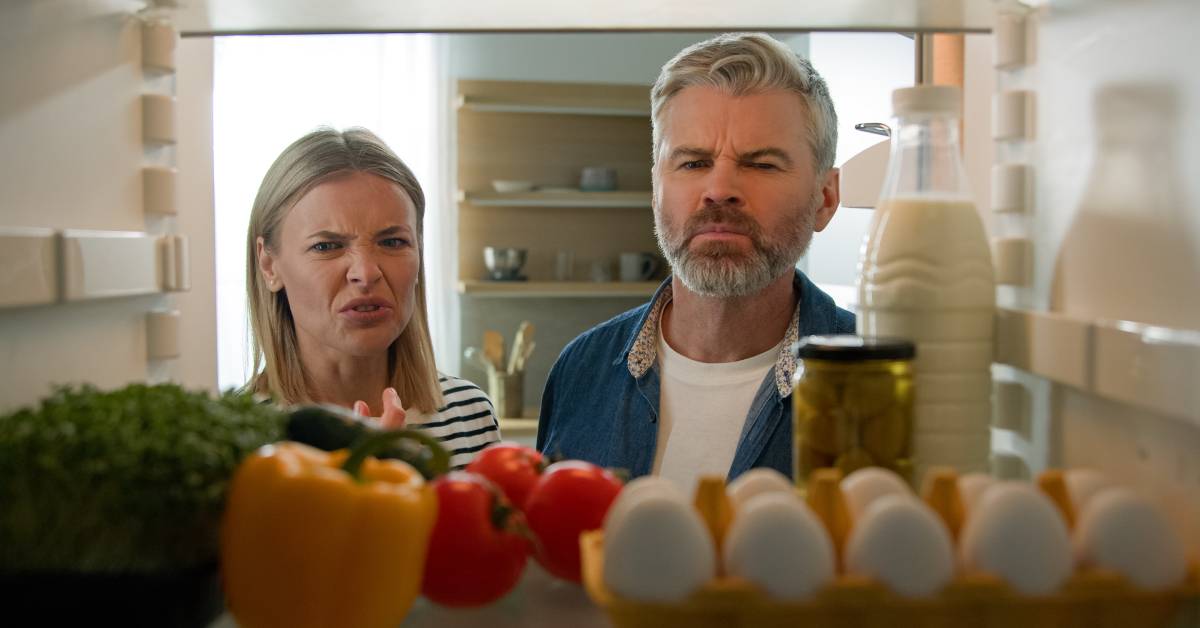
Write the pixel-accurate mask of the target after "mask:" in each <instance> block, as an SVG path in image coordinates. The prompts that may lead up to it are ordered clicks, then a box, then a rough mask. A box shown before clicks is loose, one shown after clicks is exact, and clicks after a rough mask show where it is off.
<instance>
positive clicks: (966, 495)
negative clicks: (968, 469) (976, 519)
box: [958, 473, 995, 513]
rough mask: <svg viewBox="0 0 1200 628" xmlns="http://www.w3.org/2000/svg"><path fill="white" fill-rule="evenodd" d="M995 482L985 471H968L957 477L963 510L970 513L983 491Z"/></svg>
mask: <svg viewBox="0 0 1200 628" xmlns="http://www.w3.org/2000/svg"><path fill="white" fill-rule="evenodd" d="M994 483H995V480H993V479H992V476H990V475H988V474H986V473H968V474H966V475H964V476H961V477H959V478H958V494H959V496H961V497H962V504H963V510H964V511H965V512H967V513H970V512H971V511H972V510H974V509H975V506H976V505H978V504H979V499H980V498H981V497H983V493H984V492H985V491H987V490H988V488H990V487H991V486H992V484H994Z"/></svg>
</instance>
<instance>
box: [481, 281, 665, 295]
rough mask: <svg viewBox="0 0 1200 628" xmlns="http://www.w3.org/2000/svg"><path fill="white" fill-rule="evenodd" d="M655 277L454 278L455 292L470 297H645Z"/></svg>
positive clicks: (654, 287)
mask: <svg viewBox="0 0 1200 628" xmlns="http://www.w3.org/2000/svg"><path fill="white" fill-rule="evenodd" d="M658 286H659V282H657V281H606V282H596V281H487V280H483V279H467V280H463V281H460V282H458V292H459V294H465V295H468V296H473V297H506V298H534V297H566V298H607V297H649V296H650V295H652V294H654V291H655V290H657V289H658Z"/></svg>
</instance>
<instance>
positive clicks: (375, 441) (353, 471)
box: [342, 429, 450, 482]
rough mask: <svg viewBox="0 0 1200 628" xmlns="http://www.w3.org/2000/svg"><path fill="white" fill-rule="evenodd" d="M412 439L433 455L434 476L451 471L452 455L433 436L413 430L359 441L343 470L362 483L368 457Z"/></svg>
mask: <svg viewBox="0 0 1200 628" xmlns="http://www.w3.org/2000/svg"><path fill="white" fill-rule="evenodd" d="M404 439H410V440H415V441H417V442H418V443H420V444H421V445H424V446H425V447H426V448H427V449H429V451H430V452H431V453H432V454H433V457H432V459H431V460H430V461H429V469H430V471H431V472H432V473H433V475H435V476H436V475H441V474H443V473H446V472H447V471H449V470H450V453H449V452H447V451H446V449H445V448H444V447H442V445H441V443H439V442H438V441H437V439H435V438H433V437H432V436H430V435H428V434H425V433H423V432H418V431H417V430H412V429H399V430H386V431H381V432H376V433H373V434H370V435H368V436H366V437H364V438H361V439H359V440H358V442H356V443H354V444H353V445H352V446H351V447H350V455H349V456H348V457H347V458H346V462H344V463H342V470H343V471H345V472H346V473H349V474H350V476H351V477H353V478H354V480H355V481H356V482H362V481H363V479H362V465H363V462H364V461H365V460H366V459H367V456H370V455H372V454H375V453H378V452H380V451H382V450H384V449H385V448H387V447H388V446H390V445H391V444H392V443H394V442H396V441H399V440H404Z"/></svg>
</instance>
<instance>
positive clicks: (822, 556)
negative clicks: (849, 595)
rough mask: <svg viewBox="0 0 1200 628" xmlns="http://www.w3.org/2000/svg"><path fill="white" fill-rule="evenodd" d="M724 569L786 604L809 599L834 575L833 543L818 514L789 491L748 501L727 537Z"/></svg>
mask: <svg viewBox="0 0 1200 628" xmlns="http://www.w3.org/2000/svg"><path fill="white" fill-rule="evenodd" d="M723 560H724V564H725V571H726V573H727V574H729V575H730V576H737V577H741V578H745V579H746V580H748V581H750V582H753V583H755V584H756V585H758V586H759V587H761V588H762V589H763V590H765V591H766V592H767V593H768V594H770V595H772V596H774V597H776V598H779V599H785V600H801V599H804V598H807V597H809V596H811V595H812V594H813V593H814V592H816V591H818V590H819V589H820V588H821V587H823V586H824V585H825V584H826V583H828V582H829V581H830V580H832V579H833V576H834V560H835V559H834V552H833V542H832V541H830V540H829V533H828V532H827V531H826V530H825V526H824V525H823V524H822V523H821V521H820V519H818V518H817V516H816V514H814V513H813V511H812V510H811V509H810V508H809V507H808V505H807V504H805V503H804V502H803V501H801V500H799V499H797V498H796V497H795V496H794V495H793V494H792V493H791V492H787V493H783V492H778V491H768V492H765V493H762V494H759V495H757V496H755V497H753V498H751V499H749V500H748V501H747V502H746V503H745V504H744V505H743V506H742V507H741V508H740V509H739V510H738V511H737V515H736V516H735V517H734V519H733V525H731V526H730V528H729V533H728V534H727V536H726V537H725V545H724V551H723Z"/></svg>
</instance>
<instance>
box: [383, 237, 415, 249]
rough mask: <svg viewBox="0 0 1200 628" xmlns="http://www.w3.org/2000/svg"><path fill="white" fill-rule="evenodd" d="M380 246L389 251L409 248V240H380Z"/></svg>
mask: <svg viewBox="0 0 1200 628" xmlns="http://www.w3.org/2000/svg"><path fill="white" fill-rule="evenodd" d="M379 244H380V245H382V246H384V247H387V248H389V249H400V248H404V247H406V246H408V240H405V239H404V238H386V239H383V240H380V241H379Z"/></svg>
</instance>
